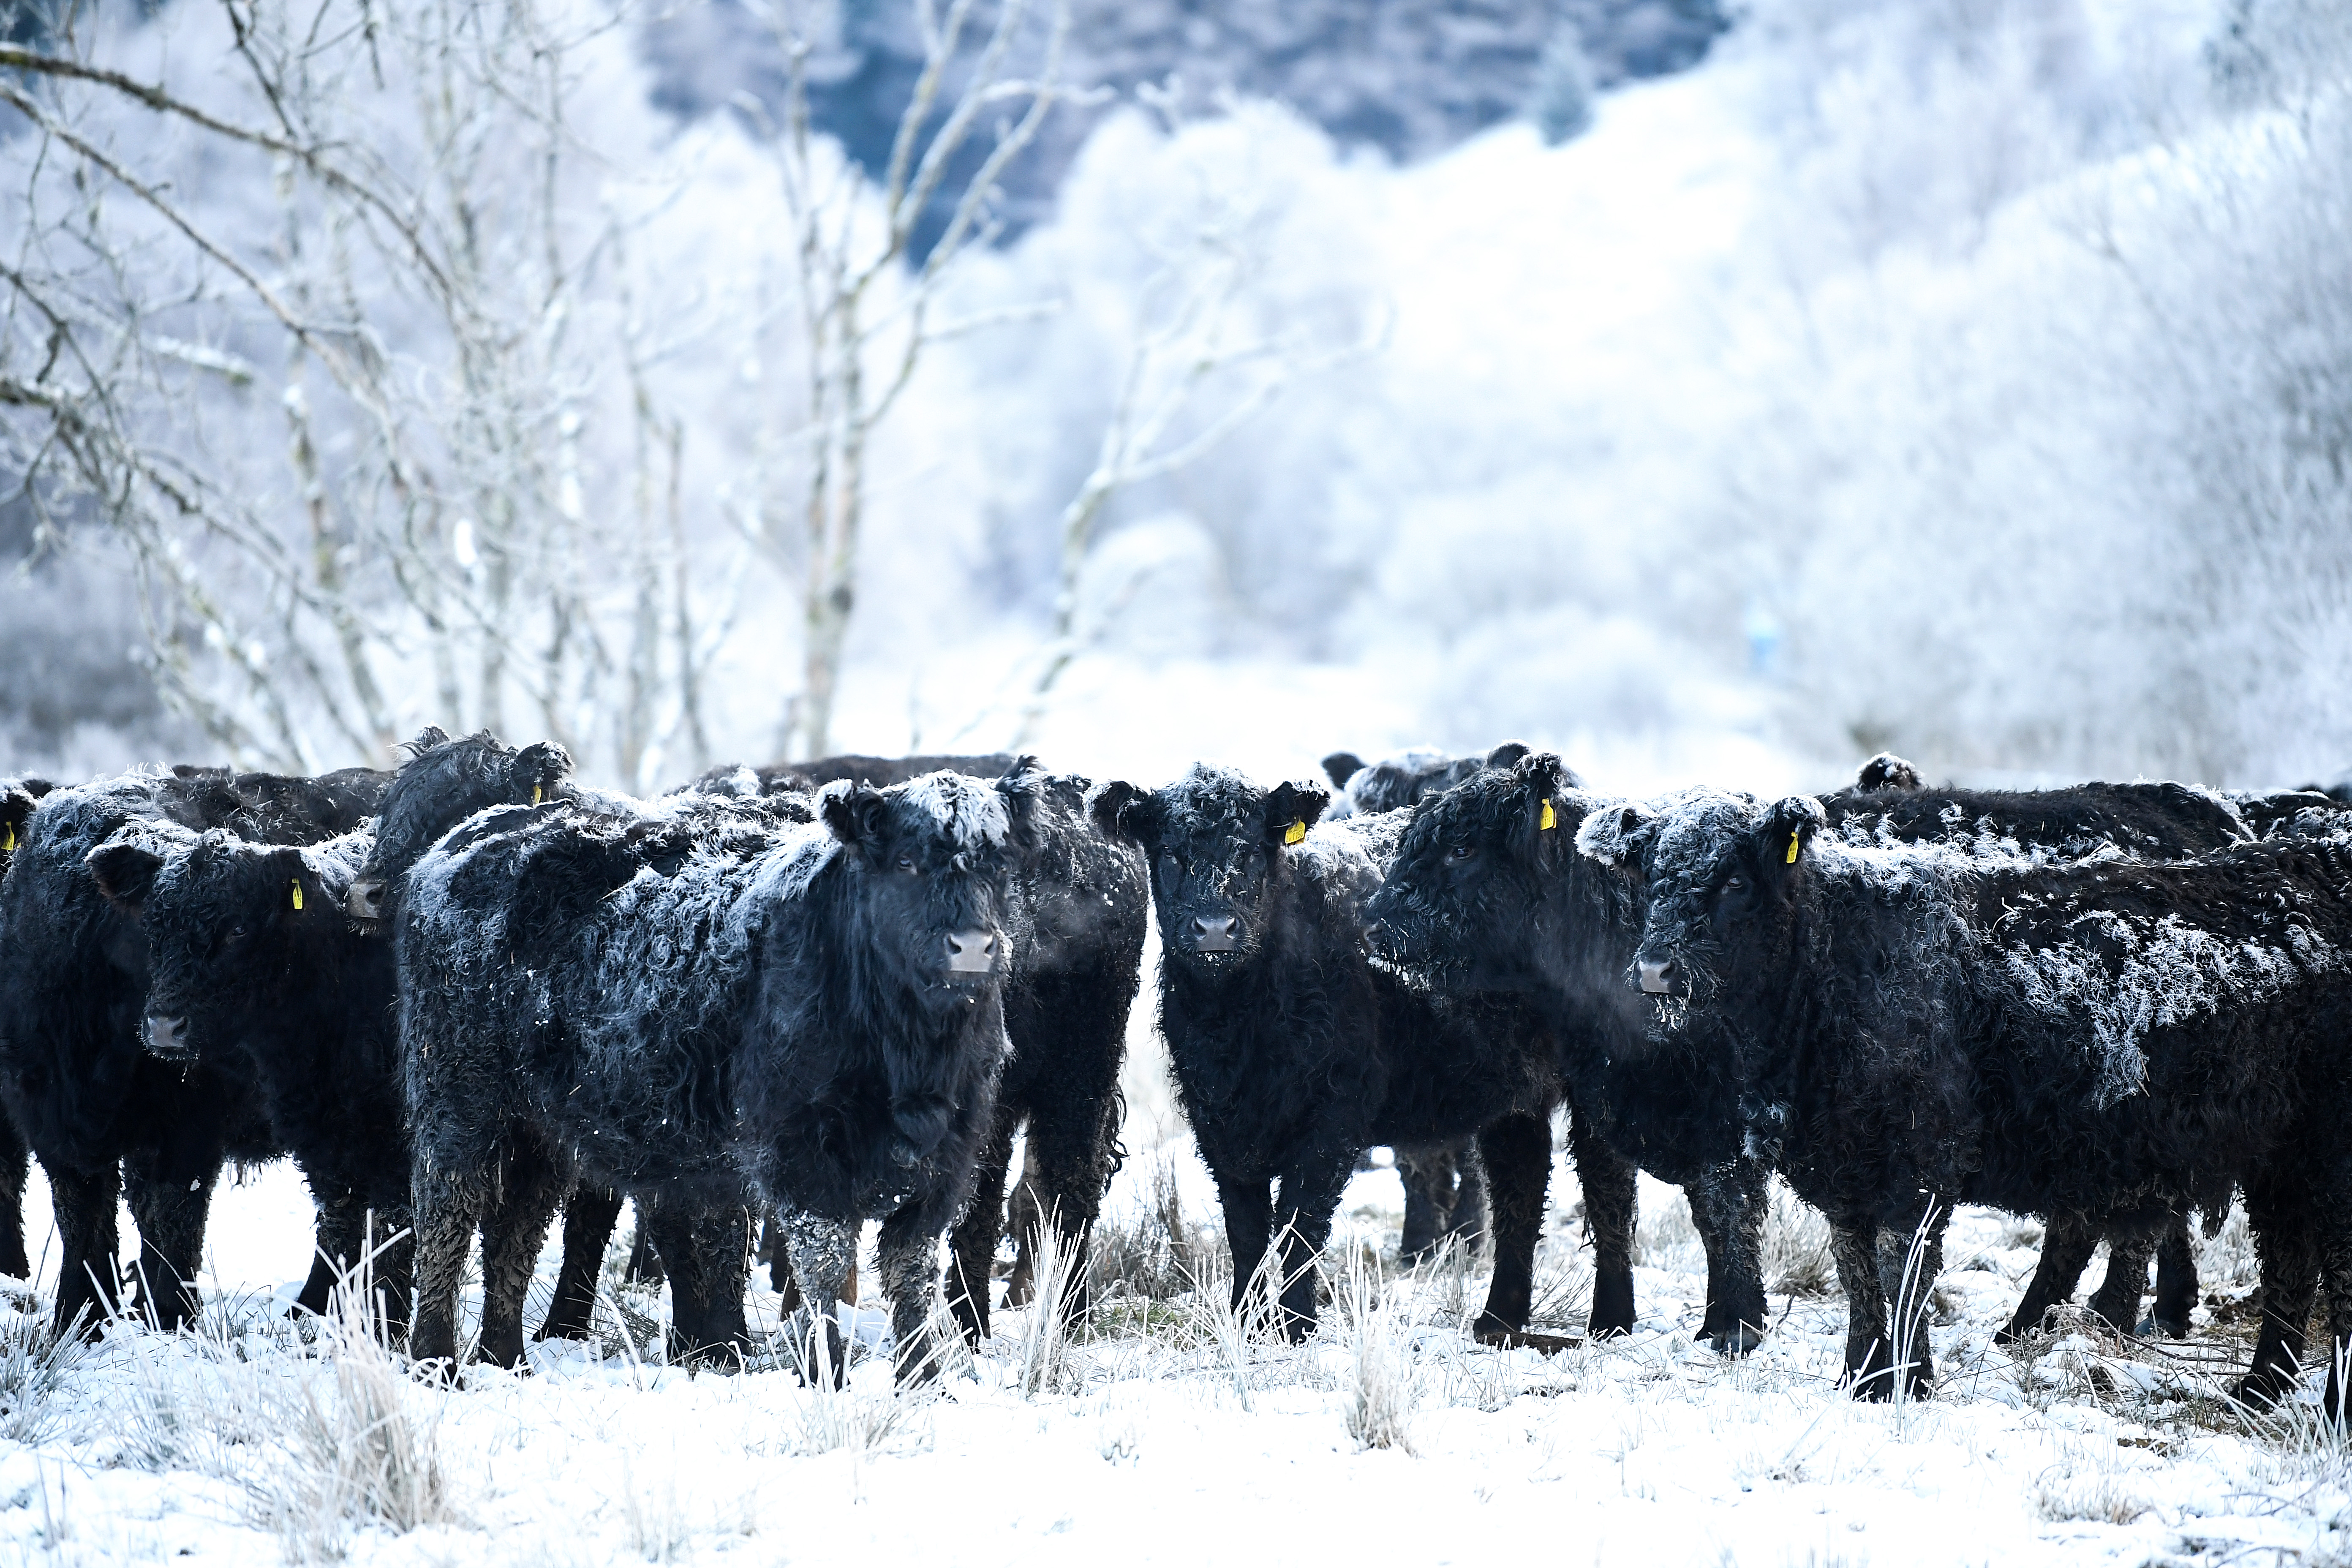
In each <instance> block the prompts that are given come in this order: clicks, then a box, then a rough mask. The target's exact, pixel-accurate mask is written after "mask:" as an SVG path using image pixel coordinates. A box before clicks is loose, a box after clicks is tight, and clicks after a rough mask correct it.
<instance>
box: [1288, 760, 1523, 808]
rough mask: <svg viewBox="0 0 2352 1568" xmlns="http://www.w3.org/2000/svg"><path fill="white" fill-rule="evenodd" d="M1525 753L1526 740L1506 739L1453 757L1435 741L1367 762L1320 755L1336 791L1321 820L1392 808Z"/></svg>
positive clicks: (1324, 770) (1407, 803)
mask: <svg viewBox="0 0 2352 1568" xmlns="http://www.w3.org/2000/svg"><path fill="white" fill-rule="evenodd" d="M1527 754H1528V746H1527V742H1524V741H1506V742H1503V743H1502V744H1501V745H1499V746H1496V748H1495V749H1494V750H1493V751H1490V752H1487V753H1486V755H1485V756H1483V757H1475V756H1473V757H1457V756H1454V755H1453V754H1452V753H1450V752H1442V751H1440V750H1438V749H1437V748H1436V747H1434V746H1414V747H1412V748H1411V749H1410V750H1407V751H1402V752H1398V753H1397V754H1396V755H1394V756H1392V757H1383V758H1381V760H1380V761H1379V762H1377V763H1365V762H1364V761H1363V760H1362V759H1360V758H1359V757H1358V756H1357V755H1356V753H1355V752H1332V753H1331V754H1330V755H1329V756H1328V757H1326V758H1324V759H1323V773H1324V776H1325V777H1327V778H1328V779H1329V780H1330V781H1331V787H1332V788H1333V789H1336V790H1338V791H1339V797H1338V798H1337V799H1335V800H1334V801H1332V803H1331V806H1330V809H1329V810H1328V811H1326V812H1325V813H1324V814H1323V819H1324V820H1325V821H1327V822H1337V821H1339V820H1340V819H1342V818H1344V817H1349V816H1356V815H1357V814H1358V813H1366V814H1370V813H1377V812H1383V811H1396V810H1399V809H1400V808H1402V807H1404V806H1408V805H1414V804H1416V803H1417V802H1419V801H1421V800H1423V799H1424V798H1426V797H1427V796H1429V795H1437V794H1439V793H1441V792H1443V791H1445V790H1449V789H1452V788H1453V787H1454V785H1455V784H1460V783H1461V782H1462V781H1463V780H1464V779H1466V778H1469V777H1471V776H1472V775H1474V774H1476V773H1484V772H1486V770H1487V769H1488V768H1507V767H1509V766H1510V765H1511V764H1512V763H1516V762H1517V761H1518V760H1519V759H1520V758H1521V757H1524V756H1526V755H1527Z"/></svg>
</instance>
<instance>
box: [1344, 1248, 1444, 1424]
mask: <svg viewBox="0 0 2352 1568" xmlns="http://www.w3.org/2000/svg"><path fill="white" fill-rule="evenodd" d="M1336 1295H1337V1298H1338V1299H1337V1301H1336V1303H1335V1304H1336V1305H1337V1306H1338V1308H1339V1335H1340V1340H1341V1342H1342V1343H1343V1344H1344V1345H1345V1346H1346V1347H1347V1352H1348V1382H1347V1384H1346V1393H1347V1398H1348V1409H1347V1422H1348V1436H1350V1437H1353V1438H1354V1439H1355V1440H1356V1444H1357V1446H1358V1447H1363V1448H1402V1449H1403V1450H1404V1451H1405V1452H1406V1453H1408V1454H1410V1453H1412V1452H1413V1447H1412V1432H1411V1431H1410V1429H1409V1425H1410V1422H1411V1419H1412V1414H1413V1412H1414V1410H1416V1409H1417V1408H1419V1406H1420V1405H1421V1401H1422V1394H1423V1388H1422V1384H1421V1379H1420V1377H1419V1376H1418V1375H1417V1374H1416V1373H1415V1372H1414V1370H1413V1365H1412V1342H1411V1340H1410V1337H1409V1333H1408V1329H1407V1325H1406V1322H1405V1320H1404V1317H1403V1314H1402V1312H1401V1311H1400V1310H1399V1308H1398V1304H1397V1301H1396V1300H1395V1297H1394V1296H1393V1294H1392V1293H1391V1292H1390V1291H1389V1290H1387V1289H1384V1282H1383V1281H1382V1280H1381V1278H1380V1277H1379V1274H1378V1273H1377V1271H1376V1269H1375V1268H1373V1267H1370V1266H1367V1265H1365V1264H1364V1263H1363V1262H1362V1261H1361V1260H1360V1256H1359V1258H1358V1260H1356V1261H1354V1262H1353V1263H1352V1264H1351V1266H1350V1267H1349V1269H1348V1272H1347V1274H1346V1275H1345V1276H1344V1277H1343V1278H1342V1279H1341V1280H1340V1282H1339V1290H1338V1291H1337V1292H1336Z"/></svg>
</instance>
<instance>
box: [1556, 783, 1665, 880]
mask: <svg viewBox="0 0 2352 1568" xmlns="http://www.w3.org/2000/svg"><path fill="white" fill-rule="evenodd" d="M1657 823H1658V816H1657V813H1655V812H1654V811H1652V810H1651V809H1650V808H1649V807H1648V806H1646V805H1642V804H1641V803H1640V802H1638V801H1631V800H1624V801H1612V802H1610V803H1609V804H1608V805H1602V806H1600V807H1597V808H1596V809H1594V810H1593V811H1591V812H1590V813H1588V814H1587V815H1586V816H1585V818H1584V826H1581V827H1580V828H1578V829H1577V830H1576V847H1577V849H1578V851H1579V852H1580V854H1582V855H1583V856H1584V857H1585V858H1588V859H1591V860H1598V861H1600V862H1601V864H1602V865H1603V866H1613V867H1615V868H1617V869H1619V870H1621V871H1630V872H1634V873H1639V872H1640V870H1641V869H1642V857H1643V856H1644V855H1646V854H1647V853H1649V848H1650V841H1651V840H1652V839H1653V838H1655V837H1657V835H1658V827H1657Z"/></svg>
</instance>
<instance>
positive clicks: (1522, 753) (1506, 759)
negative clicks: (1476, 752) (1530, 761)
mask: <svg viewBox="0 0 2352 1568" xmlns="http://www.w3.org/2000/svg"><path fill="white" fill-rule="evenodd" d="M1534 752H1535V748H1534V747H1533V746H1530V745H1528V743H1527V742H1525V741H1506V742H1503V743H1502V744H1501V745H1499V746H1497V747H1496V748H1495V749H1494V750H1493V751H1491V752H1487V753H1486V765H1487V766H1488V767H1490V768H1508V767H1515V766H1517V764H1518V763H1519V761H1520V759H1521V758H1524V757H1527V756H1529V755H1532V754H1533V753H1534Z"/></svg>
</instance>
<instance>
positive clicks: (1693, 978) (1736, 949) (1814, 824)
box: [1580, 792, 1826, 1027]
mask: <svg viewBox="0 0 2352 1568" xmlns="http://www.w3.org/2000/svg"><path fill="white" fill-rule="evenodd" d="M1825 818H1826V814H1825V813H1824V812H1823V811H1822V805H1821V803H1820V802H1819V801H1817V800H1814V799H1813V798H1811V796H1809V795H1792V796H1790V797H1789V798H1787V799H1785V800H1780V801H1776V802H1774V803H1772V804H1770V805H1759V804H1757V803H1756V802H1754V801H1752V800H1751V799H1749V798H1748V796H1746V795H1727V794H1722V793H1717V792H1706V793H1703V794H1696V795H1689V796H1686V797H1685V798H1684V799H1683V800H1681V801H1680V802H1677V803H1676V804H1675V805H1673V806H1672V807H1670V808H1668V809H1667V810H1666V811H1664V812H1663V813H1662V814H1660V815H1659V816H1657V818H1656V819H1655V820H1654V821H1652V822H1650V823H1647V824H1645V825H1644V826H1643V829H1642V830H1641V832H1640V833H1639V834H1638V835H1634V836H1632V837H1631V839H1630V842H1629V844H1628V846H1627V849H1628V851H1629V852H1630V853H1631V854H1633V855H1637V856H1638V857H1639V865H1640V867H1641V873H1642V877H1643V882H1644V884H1645V887H1646V897H1647V903H1648V912H1647V915H1646V918H1645V919H1644V921H1643V928H1642V943H1641V947H1640V948H1639V950H1638V951H1637V952H1635V953H1634V955H1633V964H1632V965H1631V966H1630V968H1629V969H1628V972H1627V975H1626V978H1627V981H1628V983H1629V984H1633V985H1634V986H1636V987H1638V988H1639V989H1640V990H1641V991H1642V992H1643V994H1646V995H1649V996H1651V997H1654V998H1655V999H1656V1001H1657V1003H1658V1018H1659V1021H1660V1022H1661V1023H1662V1024H1664V1025H1665V1026H1668V1027H1678V1026H1680V1025H1681V1024H1683V1023H1684V1022H1685V1020H1686V1019H1687V1017H1688V1016H1689V1014H1690V1012H1691V1010H1692V1009H1693V1008H1694V1007H1706V1006H1708V1005H1712V1004H1714V1003H1716V1002H1717V1000H1718V999H1719V998H1721V997H1723V995H1724V993H1725V988H1726V987H1727V985H1729V984H1732V983H1733V981H1734V977H1735V976H1748V977H1761V976H1765V975H1769V974H1773V973H1779V971H1780V967H1781V964H1782V960H1783V959H1784V958H1785V951H1784V950H1785V949H1786V947H1787V945H1788V936H1789V931H1790V910H1791V908H1792V900H1793V895H1794V892H1795V889H1796V887H1797V884H1798V881H1799V879H1801V877H1803V876H1804V875H1805V874H1806V872H1807V870H1808V868H1807V866H1806V864H1805V856H1806V854H1807V852H1808V849H1809V847H1810V846H1811V842H1812V837H1813V834H1814V832H1815V831H1816V830H1817V829H1818V828H1819V827H1820V826H1821V825H1822V822H1823V821H1824V820H1825ZM1585 837H1587V838H1591V837H1594V836H1593V835H1591V833H1588V834H1587V835H1586V836H1585ZM1580 847H1585V848H1586V849H1587V852H1588V853H1593V852H1595V851H1596V848H1597V846H1595V845H1585V844H1582V842H1581V841H1580Z"/></svg>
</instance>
